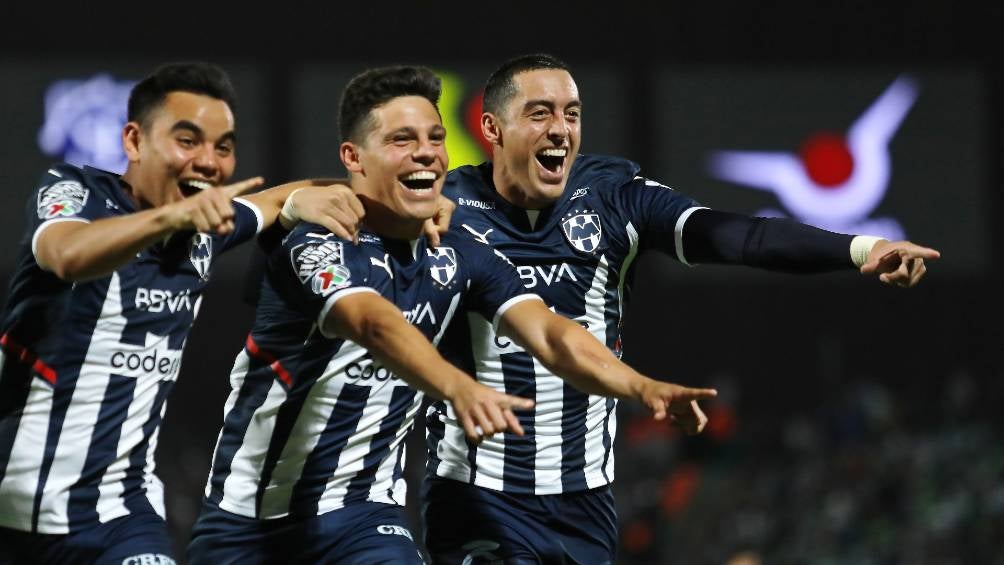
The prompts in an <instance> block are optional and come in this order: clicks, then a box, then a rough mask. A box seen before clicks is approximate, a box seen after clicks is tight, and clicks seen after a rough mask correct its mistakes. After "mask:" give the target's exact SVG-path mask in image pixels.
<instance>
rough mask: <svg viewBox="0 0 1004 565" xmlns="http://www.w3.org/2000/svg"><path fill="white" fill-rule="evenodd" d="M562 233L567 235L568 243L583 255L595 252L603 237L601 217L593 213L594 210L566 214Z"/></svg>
mask: <svg viewBox="0 0 1004 565" xmlns="http://www.w3.org/2000/svg"><path fill="white" fill-rule="evenodd" d="M561 231H563V232H564V233H565V239H567V240H568V243H571V244H572V247H574V248H576V249H578V250H579V251H582V252H583V253H592V252H593V251H595V250H596V248H597V247H599V246H600V238H601V237H602V236H603V227H602V226H601V225H600V216H599V214H594V213H592V210H575V211H574V212H569V213H568V214H566V215H565V219H564V220H562V222H561Z"/></svg>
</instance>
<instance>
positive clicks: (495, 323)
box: [492, 293, 544, 333]
mask: <svg viewBox="0 0 1004 565" xmlns="http://www.w3.org/2000/svg"><path fill="white" fill-rule="evenodd" d="M524 300H540V301H541V302H543V301H544V299H543V298H541V297H539V296H537V295H536V294H533V293H527V294H520V295H519V296H513V297H512V298H510V299H509V300H506V301H505V302H503V303H502V305H501V306H499V309H498V310H496V311H495V317H493V318H492V331H494V332H495V333H498V331H499V323H500V322H501V321H502V316H503V315H504V314H505V313H506V311H507V310H509V309H510V308H512V307H513V306H515V305H516V304H519V303H520V302H523V301H524Z"/></svg>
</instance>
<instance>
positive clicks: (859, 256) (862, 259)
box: [850, 235, 885, 269]
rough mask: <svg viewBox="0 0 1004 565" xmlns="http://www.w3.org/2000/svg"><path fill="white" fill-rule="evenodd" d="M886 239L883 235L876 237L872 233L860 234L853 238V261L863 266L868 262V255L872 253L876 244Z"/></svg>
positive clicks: (859, 266)
mask: <svg viewBox="0 0 1004 565" xmlns="http://www.w3.org/2000/svg"><path fill="white" fill-rule="evenodd" d="M880 241H885V240H884V239H883V238H881V237H875V236H871V235H858V236H855V237H854V239H852V240H851V247H850V252H851V262H852V263H854V266H855V267H857V268H859V269H860V268H861V266H862V265H864V264H865V263H867V262H868V255H870V254H871V252H872V249H874V248H875V245H876V244H877V243H878V242H880Z"/></svg>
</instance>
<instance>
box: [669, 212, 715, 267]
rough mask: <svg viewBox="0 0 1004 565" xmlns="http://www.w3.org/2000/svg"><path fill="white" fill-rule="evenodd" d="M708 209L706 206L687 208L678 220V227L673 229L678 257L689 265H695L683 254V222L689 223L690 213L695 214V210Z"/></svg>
mask: <svg viewBox="0 0 1004 565" xmlns="http://www.w3.org/2000/svg"><path fill="white" fill-rule="evenodd" d="M707 209H708V208H707V207H705V206H695V207H693V208H687V209H686V210H684V211H683V213H682V214H680V218H679V219H678V220H676V228H675V229H673V240H674V241H675V243H676V258H677V259H679V260H680V262H681V263H683V264H684V265H686V266H688V267H693V265H691V264H690V263H688V262H687V258H686V257H684V256H683V224H685V223H687V218H689V217H690V215H691V214H693V213H694V212H696V211H698V210H707Z"/></svg>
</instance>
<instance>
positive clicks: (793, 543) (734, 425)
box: [0, 1, 1004, 565]
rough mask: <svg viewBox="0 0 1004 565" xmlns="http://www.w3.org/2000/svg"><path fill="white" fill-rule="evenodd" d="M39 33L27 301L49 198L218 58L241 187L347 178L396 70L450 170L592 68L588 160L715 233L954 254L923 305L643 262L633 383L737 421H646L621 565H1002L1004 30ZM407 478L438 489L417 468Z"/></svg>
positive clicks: (325, 25) (106, 20)
mask: <svg viewBox="0 0 1004 565" xmlns="http://www.w3.org/2000/svg"><path fill="white" fill-rule="evenodd" d="M105 8H107V7H105ZM248 9H250V8H248ZM28 10H29V12H35V14H33V15H29V14H22V13H20V12H19V13H18V15H17V17H15V16H14V12H13V8H10V7H8V8H4V9H3V12H5V17H4V18H3V20H4V22H5V24H6V25H5V26H3V27H4V28H6V29H4V33H3V34H0V47H2V51H0V84H2V85H3V88H0V108H2V112H3V122H2V123H3V126H4V135H3V136H2V137H0V183H2V186H3V187H4V188H3V190H4V196H5V199H6V201H7V204H6V205H5V206H3V207H0V234H2V237H3V239H4V240H6V241H8V242H9V243H8V252H7V253H5V254H4V255H3V260H2V261H0V275H2V276H3V279H4V280H7V279H8V278H9V276H10V274H11V271H12V269H13V258H14V253H13V242H14V241H15V240H17V239H18V238H19V237H20V236H21V229H22V224H23V219H22V218H23V212H22V211H23V206H24V201H25V198H26V196H27V195H28V194H29V192H30V191H31V190H32V188H33V187H34V183H35V182H36V180H37V179H38V178H39V175H40V174H41V173H42V172H43V171H44V170H45V169H46V167H47V165H48V164H49V163H50V162H52V161H58V160H62V159H69V160H74V161H76V162H89V163H92V164H96V165H99V166H103V167H106V168H111V169H114V168H116V167H121V161H120V159H121V157H120V154H119V151H120V149H119V145H118V143H119V142H118V132H119V128H120V127H121V122H122V120H123V119H124V105H125V96H126V95H127V92H128V88H129V86H130V85H131V83H132V82H133V81H135V80H138V79H139V78H141V77H142V76H143V75H144V74H145V73H146V72H148V71H150V70H152V68H153V67H155V66H156V65H158V64H160V63H161V62H165V61H169V60H179V59H208V60H211V61H214V62H216V63H219V64H221V65H222V66H224V67H225V68H226V69H227V70H228V71H229V72H230V73H231V75H232V77H233V79H234V81H235V84H236V87H237V90H238V93H239V95H240V107H239V109H238V130H239V135H240V150H239V160H238V161H239V166H238V170H237V175H236V178H245V177H248V176H252V175H257V174H263V175H264V176H265V177H266V178H267V179H268V180H269V181H271V182H273V183H278V182H282V181H285V180H289V179H292V178H298V177H304V176H313V175H325V176H327V175H338V174H340V173H341V167H340V166H339V165H338V162H337V155H336V148H337V144H336V140H337V137H336V132H335V121H334V115H335V108H336V105H337V101H338V93H339V91H340V89H341V87H342V86H343V85H344V84H345V82H346V80H347V79H348V77H350V76H352V75H353V74H355V73H356V72H358V71H360V70H362V69H364V68H366V67H368V66H372V65H378V64H389V63H419V64H426V65H429V66H431V67H433V68H435V69H436V70H437V71H438V72H440V73H441V75H442V77H443V78H444V85H445V87H446V92H445V93H444V98H443V103H442V111H443V115H444V120H445V121H446V123H447V126H448V128H449V130H450V153H451V157H452V164H453V165H459V164H462V163H465V162H477V161H480V160H481V159H482V158H483V157H484V153H483V148H482V145H481V142H480V140H479V138H478V137H477V135H476V131H477V130H476V129H473V128H471V127H470V124H471V118H472V116H475V117H476V115H477V112H478V104H479V95H480V85H481V84H482V82H483V81H484V79H485V78H486V77H487V75H488V73H489V72H490V71H491V70H492V69H493V68H494V66H495V65H496V64H497V63H499V62H500V61H501V60H503V59H504V58H507V57H509V56H512V55H517V54H521V53H525V52H530V51H538V50H541V51H548V52H551V53H553V54H555V55H557V56H559V57H562V58H564V59H565V60H567V61H568V62H569V63H570V64H571V65H572V66H573V70H574V73H575V77H576V79H577V81H578V84H579V88H580V92H581V94H582V98H583V100H584V103H585V114H584V124H585V125H584V135H583V139H584V143H583V151H584V152H592V153H613V154H619V155H623V156H628V157H631V158H633V159H634V160H636V161H638V162H639V163H640V164H641V165H642V169H643V171H644V172H645V174H646V175H647V176H649V177H651V178H653V179H657V180H659V181H661V182H663V183H665V184H668V185H670V186H672V187H674V188H677V189H678V190H681V191H683V192H685V193H687V194H690V195H692V196H695V197H696V198H698V199H699V200H701V201H702V202H703V203H704V204H706V205H708V206H711V207H715V208H719V209H723V210H732V211H738V212H743V213H749V214H772V215H786V216H793V217H796V218H800V219H803V220H804V221H810V222H814V223H817V224H823V225H827V226H828V227H831V228H833V229H843V230H845V231H859V232H869V233H875V232H880V233H890V234H896V233H902V234H904V235H905V237H907V238H909V239H912V240H914V241H916V242H919V243H923V244H928V245H931V246H934V247H937V248H938V249H940V250H941V251H942V253H943V255H944V258H943V259H942V260H941V261H938V262H937V263H936V264H933V265H931V266H930V272H929V275H928V277H927V279H926V280H925V281H924V282H923V284H922V285H921V286H920V287H918V288H916V289H913V290H910V291H901V290H898V289H891V288H886V287H884V286H883V285H880V284H878V283H877V282H876V281H873V280H865V279H862V278H861V277H860V276H858V275H857V274H855V273H853V272H851V273H840V274H836V275H821V276H810V277H797V276H792V275H782V274H764V273H757V272H753V271H750V270H745V269H740V268H715V267H697V268H693V269H688V268H686V267H682V266H680V265H678V264H675V263H674V262H672V261H670V260H668V259H666V258H665V257H662V256H659V255H650V256H644V257H642V260H641V263H640V265H639V268H638V272H637V276H636V280H635V288H634V291H635V292H634V296H633V299H632V303H631V304H632V307H631V308H630V309H629V311H628V317H627V323H626V326H625V340H624V341H625V359H626V360H627V361H628V362H630V363H631V364H633V365H634V366H636V367H637V368H639V369H641V370H643V371H644V372H647V373H649V374H651V375H653V376H658V377H664V378H670V379H673V380H675V381H678V382H684V383H687V384H694V385H702V386H703V385H713V386H716V387H718V388H719V390H720V393H721V394H720V397H719V399H718V400H716V401H715V402H712V403H709V404H708V405H707V407H706V410H707V411H708V413H709V415H710V416H711V419H712V420H711V425H710V426H709V429H708V430H707V432H706V433H705V434H704V435H702V436H700V437H697V438H683V437H679V436H678V434H677V433H676V432H675V431H674V430H672V429H670V428H668V427H667V426H665V425H662V424H658V423H655V422H652V421H651V420H650V419H648V417H647V416H646V415H645V414H643V413H641V411H640V410H638V409H636V408H635V407H633V406H630V405H628V404H624V403H622V408H621V411H620V433H619V435H620V438H619V442H618V466H617V467H618V470H617V474H618V479H617V482H616V483H615V487H616V489H615V490H616V493H617V497H618V505H619V512H620V519H621V531H622V539H621V542H622V545H621V548H622V549H621V555H620V558H619V561H618V562H619V563H623V564H642V563H646V564H647V563H653V564H655V563H709V564H710V563H730V564H732V565H739V564H745V565H751V564H755V563H824V564H845V563H846V564H851V563H853V564H868V563H875V564H879V563H883V564H885V563H912V564H953V563H959V564H961V563H1004V542H1002V541H1001V540H1002V539H1004V441H1002V439H1004V438H1002V435H1004V433H1002V430H1004V426H1002V424H1004V422H1002V421H1001V420H1002V415H1001V410H1000V407H1001V406H1004V402H1002V401H1004V390H1002V389H1004V379H1002V378H1001V377H1004V355H1002V353H1001V351H1002V349H1001V345H1002V344H1004V339H1002V338H1004V332H1002V329H1001V322H1000V320H1001V316H1000V314H1001V298H1000V292H1001V281H1002V268H1001V264H1000V263H999V262H998V261H996V260H995V258H999V257H1001V253H1002V249H1004V248H1002V241H1004V229H1002V228H1001V226H997V225H996V224H995V223H994V220H993V218H995V217H999V216H1000V215H1001V212H1002V211H1004V208H1002V206H1004V197H1002V195H1001V191H1000V190H999V185H1000V181H1001V179H1002V178H1004V175H1002V160H1001V157H1000V156H1001V149H1002V144H1001V139H1002V138H1001V131H1002V125H1004V123H1002V116H1004V113H1002V109H1004V81H1002V77H1004V75H1002V71H1004V68H1002V62H1004V59H1002V58H1001V56H1000V55H997V51H998V50H997V49H996V48H997V47H1000V45H999V44H1000V43H1001V42H1000V32H999V30H1000V24H1001V18H1000V17H999V15H1000V9H999V8H998V7H994V6H991V7H986V8H980V9H974V8H972V7H971V6H968V5H966V4H962V3H956V4H952V3H948V2H943V3H942V2H928V3H923V2H922V3H920V4H917V3H907V2H883V3H872V2H864V1H852V2H841V3H835V2H833V3H831V2H827V3H803V4H796V3H794V2H780V3H777V2H771V3H745V4H739V3H734V4H733V3H722V2H705V3H693V4H689V3H688V4H683V3H669V4H665V5H662V6H660V7H658V8H656V7H650V6H648V5H638V6H633V5H632V3H631V2H628V3H626V4H625V3H617V6H616V7H615V6H612V5H607V6H605V7H600V6H595V7H587V6H585V5H583V6H579V7H576V6H532V5H529V6H525V7H524V6H523V5H522V4H512V5H504V6H503V5H501V4H500V5H499V6H498V7H496V8H492V7H488V6H481V7H473V6H461V5H458V6H452V7H451V6H448V5H446V4H438V3H434V2H413V3H409V4H406V5H395V4H388V5H385V4H381V5H379V6H377V5H373V6H365V7H356V8H354V9H352V10H349V9H348V8H346V7H342V6H338V5H337V4H334V3H333V4H332V5H330V6H322V5H320V4H314V3H310V4H306V3H305V4H304V5H302V6H297V5H296V4H295V3H293V4H292V5H288V6H286V5H284V6H283V7H282V8H278V7H273V8H269V11H267V12H262V13H260V14H258V15H257V16H256V19H257V20H258V21H257V23H255V24H240V23H235V21H236V20H234V19H233V18H234V17H235V15H234V14H232V13H229V12H227V11H226V9H225V8H224V7H220V6H208V7H200V8H195V7H191V8H186V9H185V10H179V9H175V8H172V9H171V10H169V11H167V12H165V13H162V14H154V15H151V16H145V17H144V19H132V20H131V19H128V18H127V19H126V20H121V19H120V17H119V16H115V13H114V12H112V11H111V10H107V9H100V10H97V9H94V8H93V7H92V6H84V5H80V6H75V7H67V8H66V9H64V10H62V11H60V12H59V13H58V17H55V16H56V15H57V14H49V13H45V12H47V11H54V10H53V9H51V8H48V9H46V8H45V7H44V6H42V5H39V6H34V7H29V8H28ZM105 12H107V13H105ZM349 12H351V13H349ZM122 13H123V14H124V13H126V12H124V11H123V12H122ZM113 16H114V17H113ZM262 16H265V17H262ZM266 20H267V25H266V23H265V22H266ZM113 21H115V22H119V23H113ZM893 84H896V85H898V90H896V91H895V93H894V95H890V96H889V97H887V98H881V97H882V96H883V93H886V92H889V91H888V90H887V89H889V88H890V87H891V85H893ZM880 99H881V100H884V101H885V102H883V103H879V102H877V101H879V100H880ZM890 100H892V101H891V102H890ZM870 111H871V113H869V112H870ZM866 115H868V116H871V117H873V118H874V116H876V115H882V116H886V117H885V119H884V121H885V123H886V124H887V127H886V128H885V130H884V133H882V132H876V131H872V130H869V128H870V127H871V126H866V125H863V124H865V123H875V120H872V121H869V120H867V119H862V120H861V121H859V118H862V116H866ZM878 121H879V122H882V121H883V120H882V119H879V120H878ZM855 126H857V127H855ZM879 129H882V128H879ZM866 130H867V131H866ZM850 132H854V134H853V135H858V136H863V137H864V138H867V139H871V140H874V141H875V144H874V146H870V148H869V149H867V151H866V152H865V153H855V154H853V155H852V156H853V157H854V161H853V162H854V164H855V165H856V166H863V165H861V163H863V162H865V161H874V160H876V159H878V160H880V161H881V162H882V163H885V164H887V165H888V167H889V168H888V175H887V176H883V175H881V174H877V175H876V176H874V178H872V179H871V180H870V181H869V183H868V185H867V186H855V187H851V186H850V185H849V183H847V182H846V181H847V179H848V177H847V173H848V172H849V170H850V169H849V168H848V167H849V166H850V165H849V163H850V161H848V159H847V153H846V152H844V149H843V148H844V146H843V145H841V144H840V143H839V140H840V139H841V138H842V137H843V136H845V135H848V134H849V133H850ZM880 141H881V142H880ZM723 151H742V152H758V153H770V154H773V155H775V156H777V155H778V154H789V155H794V156H799V157H801V158H802V161H801V162H802V163H804V164H806V165H807V166H806V167H805V169H804V171H803V169H801V168H800V169H798V171H797V172H798V173H799V174H802V173H805V172H807V173H808V175H803V176H805V177H806V178H805V179H803V181H802V182H801V184H800V186H792V185H794V184H799V183H795V182H794V181H791V179H790V178H789V177H782V178H781V179H780V180H777V181H776V182H774V179H775V177H774V176H771V174H765V176H764V179H765V180H763V181H762V182H761V183H760V184H761V185H763V186H761V187H760V188H757V187H755V186H750V185H747V184H742V183H741V182H737V181H736V178H737V177H738V178H746V179H749V178H752V176H753V174H754V173H752V172H750V171H749V170H746V169H743V170H740V171H739V172H735V171H733V170H729V169H725V168H721V167H716V166H715V165H714V164H715V163H721V162H722V160H721V159H716V156H718V157H720V156H721V155H723V154H722V153H720V152H723ZM855 151H856V150H855ZM795 176H797V175H795ZM785 178H788V182H786V181H785V180H784V179H785ZM730 179H732V180H730ZM768 185H770V186H773V187H775V189H776V190H768V189H765V187H766V186H768ZM798 188H801V189H802V190H803V194H802V197H798V196H797V195H796V194H795V193H794V192H791V191H792V190H796V189H798ZM852 188H853V189H854V190H853V191H852V190H851V189H852ZM861 194H864V195H865V196H861ZM855 195H856V196H855ZM845 196H846V197H845ZM858 197H860V198H863V200H862V201H861V203H860V204H859V205H857V206H851V205H850V204H848V203H847V198H858ZM841 209H846V210H851V211H850V212H845V213H841ZM255 252H256V251H255V250H254V248H253V246H245V248H244V249H241V250H239V251H236V252H234V253H232V254H230V255H229V256H226V257H224V258H223V259H221V260H220V261H219V262H218V264H217V266H216V268H215V271H214V281H213V283H212V285H211V286H210V291H209V292H208V300H207V301H206V303H205V307H204V308H203V311H202V314H201V317H200V319H199V321H198V323H197V324H196V327H195V330H194V332H193V334H192V336H191V338H190V340H189V344H188V349H187V352H186V355H185V365H184V368H183V370H182V374H181V376H180V379H179V383H178V386H177V387H176V388H175V392H174V395H173V398H172V399H171V402H170V404H169V408H168V412H167V417H166V420H165V422H164V427H163V430H162V433H161V440H160V446H159V452H158V461H159V474H160V475H161V477H162V478H163V479H164V481H165V483H166V485H167V499H168V500H167V502H168V510H169V514H170V524H171V528H172V531H173V533H174V535H175V536H176V539H177V540H178V544H179V553H181V552H183V550H182V548H183V546H184V543H185V541H186V540H187V536H188V531H189V528H190V526H191V523H192V521H193V520H194V518H195V515H196V513H197V511H198V505H199V497H200V496H201V492H202V489H203V486H204V481H205V477H206V473H207V470H208V466H209V459H210V456H211V451H212V446H213V443H214V441H215V438H216V434H217V432H218V429H219V425H220V423H221V417H222V407H223V400H224V399H225V397H226V394H227V392H228V391H229V385H228V382H227V375H228V373H229V368H230V364H231V362H232V360H233V357H234V355H235V354H236V352H237V351H238V350H239V348H240V347H241V345H242V343H243V337H244V335H245V333H246V331H247V329H248V327H249V325H250V322H251V319H252V314H253V309H252V307H251V306H249V305H248V304H247V303H246V301H245V300H244V298H243V296H244V295H245V294H246V293H247V291H248V290H249V289H253V288H254V284H255V278H256V274H255V271H254V264H255V263H254V261H253V254H254V253H255ZM3 288H4V289H3V290H2V291H0V292H2V293H3V295H5V293H6V287H5V286H4V287H3ZM415 438H416V440H418V435H417V434H416V436H415ZM409 457H410V461H409V464H410V466H411V469H412V471H413V475H414V478H415V480H416V481H417V480H418V479H419V478H420V476H421V464H422V460H423V455H422V450H421V443H420V441H415V442H414V444H413V445H412V448H411V449H410V452H409ZM415 492H416V489H414V488H413V489H412V493H413V494H414V493H415ZM417 530H418V526H416V531H417Z"/></svg>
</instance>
